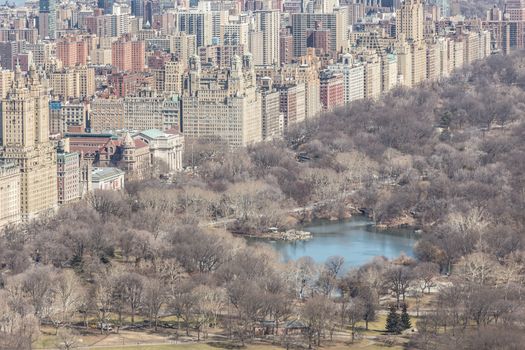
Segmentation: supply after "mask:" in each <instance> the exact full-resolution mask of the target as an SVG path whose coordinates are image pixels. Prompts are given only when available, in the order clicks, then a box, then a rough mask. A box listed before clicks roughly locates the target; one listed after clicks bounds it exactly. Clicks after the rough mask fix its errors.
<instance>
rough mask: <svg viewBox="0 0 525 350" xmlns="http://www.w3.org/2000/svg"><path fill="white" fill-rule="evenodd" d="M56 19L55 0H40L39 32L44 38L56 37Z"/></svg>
mask: <svg viewBox="0 0 525 350" xmlns="http://www.w3.org/2000/svg"><path fill="white" fill-rule="evenodd" d="M56 21H57V12H56V2H55V0H40V1H39V12H38V32H39V34H40V37H41V38H42V39H45V38H50V39H55V36H56Z"/></svg>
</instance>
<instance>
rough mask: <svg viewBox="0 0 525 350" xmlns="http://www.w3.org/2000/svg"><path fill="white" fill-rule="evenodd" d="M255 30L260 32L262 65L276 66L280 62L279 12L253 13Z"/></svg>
mask: <svg viewBox="0 0 525 350" xmlns="http://www.w3.org/2000/svg"><path fill="white" fill-rule="evenodd" d="M255 23H256V30H257V31H260V32H262V33H263V34H262V36H263V40H262V59H261V60H260V61H261V62H262V64H263V65H271V64H273V65H278V64H279V62H280V41H279V36H280V27H281V15H280V11H277V10H267V11H256V12H255Z"/></svg>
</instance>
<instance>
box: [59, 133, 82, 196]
mask: <svg viewBox="0 0 525 350" xmlns="http://www.w3.org/2000/svg"><path fill="white" fill-rule="evenodd" d="M57 192H58V204H59V205H64V204H67V203H71V202H74V201H76V200H79V199H80V194H81V191H80V155H79V154H78V153H76V152H72V153H71V152H66V151H65V150H64V141H63V140H60V141H59V145H58V148H57Z"/></svg>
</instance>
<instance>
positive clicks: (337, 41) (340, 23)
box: [291, 8, 348, 57]
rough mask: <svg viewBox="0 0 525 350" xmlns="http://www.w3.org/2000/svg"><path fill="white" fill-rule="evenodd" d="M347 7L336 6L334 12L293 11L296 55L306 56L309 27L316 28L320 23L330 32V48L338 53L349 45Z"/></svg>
mask: <svg viewBox="0 0 525 350" xmlns="http://www.w3.org/2000/svg"><path fill="white" fill-rule="evenodd" d="M346 15H347V13H346V9H345V8H336V9H334V11H333V12H332V13H293V14H292V15H291V18H292V34H293V40H294V55H295V56H297V57H300V56H304V55H306V53H307V50H306V48H307V47H308V45H307V40H308V37H307V34H308V30H309V29H316V27H318V26H319V24H320V23H322V27H323V28H324V29H326V30H328V31H329V32H330V50H331V52H332V53H334V54H335V53H336V52H338V51H340V50H342V49H344V48H346V47H347V45H348V41H347V40H346V37H347V33H346V30H347V29H346V28H347V19H346Z"/></svg>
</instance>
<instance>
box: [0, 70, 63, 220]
mask: <svg viewBox="0 0 525 350" xmlns="http://www.w3.org/2000/svg"><path fill="white" fill-rule="evenodd" d="M40 79H41V78H40V76H39V75H38V74H37V72H36V70H35V69H34V66H33V67H31V69H30V71H29V73H28V75H27V77H25V76H23V75H22V72H21V71H20V67H18V66H17V69H16V71H15V78H14V82H13V85H12V87H11V89H10V90H9V92H8V93H7V96H6V97H5V98H4V99H3V100H2V144H1V146H2V147H1V150H0V158H2V159H5V160H8V161H12V162H15V163H16V164H17V165H18V166H19V167H20V169H21V172H22V175H21V186H20V188H21V189H20V193H21V196H20V198H21V214H22V218H23V219H31V218H33V217H35V216H37V215H39V214H41V213H43V212H46V211H49V210H54V209H55V208H56V207H57V180H56V176H57V174H56V154H55V150H54V147H53V144H52V143H51V142H50V141H49V109H48V103H49V102H48V95H47V91H46V89H45V87H44V86H43V84H41V81H40Z"/></svg>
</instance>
